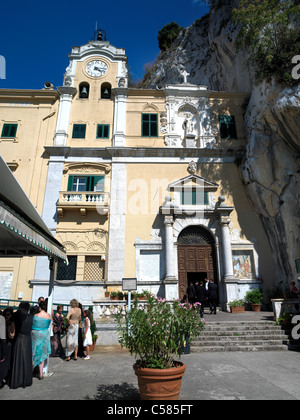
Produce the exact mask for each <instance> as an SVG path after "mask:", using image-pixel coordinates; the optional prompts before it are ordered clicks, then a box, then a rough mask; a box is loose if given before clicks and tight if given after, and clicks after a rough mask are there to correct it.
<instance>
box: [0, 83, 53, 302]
mask: <svg viewBox="0 0 300 420" xmlns="http://www.w3.org/2000/svg"><path fill="white" fill-rule="evenodd" d="M57 98H58V95H57V94H56V92H54V91H45V90H41V91H17V90H15V91H14V90H10V91H5V90H2V91H0V135H1V134H2V128H3V124H4V123H14V124H18V128H17V133H16V138H15V139H6V138H3V137H0V154H1V156H2V157H3V159H4V160H5V162H6V163H8V164H11V163H13V164H14V165H16V164H17V168H16V169H15V170H13V174H14V176H15V177H16V179H17V181H18V182H19V183H20V185H21V187H22V188H23V190H24V191H25V193H26V194H27V196H28V197H29V199H30V200H31V202H32V204H33V205H34V206H35V207H36V209H37V211H38V213H39V214H42V211H43V204H44V191H45V187H46V180H47V172H48V160H47V157H46V156H45V155H44V146H45V145H52V144H53V135H54V131H55V126H56V117H57V110H58V102H57ZM35 263H36V258H35V257H24V258H20V259H11V258H9V259H8V258H3V259H2V258H1V259H0V271H13V284H12V289H11V299H17V298H18V295H19V293H20V292H22V293H23V299H27V300H31V294H32V289H31V288H29V285H28V282H29V281H30V280H31V279H33V278H34V273H35Z"/></svg>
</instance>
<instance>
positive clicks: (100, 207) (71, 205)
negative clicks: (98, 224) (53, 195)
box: [57, 191, 109, 217]
mask: <svg viewBox="0 0 300 420" xmlns="http://www.w3.org/2000/svg"><path fill="white" fill-rule="evenodd" d="M76 208H79V209H80V213H81V215H82V216H86V211H87V210H88V209H90V210H92V209H95V210H97V211H98V213H100V214H103V215H107V214H108V212H109V193H107V192H90V191H60V192H59V200H58V203H57V211H58V215H59V216H60V217H63V210H64V209H76Z"/></svg>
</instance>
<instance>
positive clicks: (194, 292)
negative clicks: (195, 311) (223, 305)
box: [187, 278, 218, 317]
mask: <svg viewBox="0 0 300 420" xmlns="http://www.w3.org/2000/svg"><path fill="white" fill-rule="evenodd" d="M187 296H188V301H189V303H190V304H194V303H196V302H198V303H199V304H200V316H201V317H203V315H204V307H205V304H206V303H208V304H209V308H210V313H211V314H216V313H217V304H218V286H217V285H216V284H215V283H214V281H213V280H212V279H210V280H208V279H207V278H205V279H204V281H202V280H201V281H196V282H195V284H194V283H193V282H190V283H189V285H188V289H187Z"/></svg>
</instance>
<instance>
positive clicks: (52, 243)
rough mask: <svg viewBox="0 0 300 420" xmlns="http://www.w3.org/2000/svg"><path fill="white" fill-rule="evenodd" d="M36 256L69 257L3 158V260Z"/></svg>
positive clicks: (0, 187) (0, 237)
mask: <svg viewBox="0 0 300 420" xmlns="http://www.w3.org/2000/svg"><path fill="white" fill-rule="evenodd" d="M34 255H35V256H36V255H47V256H49V257H53V258H55V259H63V260H66V258H67V257H66V253H65V250H64V248H63V246H62V245H61V244H60V242H58V241H57V240H56V239H55V238H54V236H53V235H52V234H51V232H50V231H49V229H48V228H47V226H46V224H45V223H44V221H43V220H42V218H41V216H40V215H39V214H38V212H37V210H36V209H35V207H34V206H33V205H32V203H31V201H30V200H29V198H28V197H27V195H26V194H25V192H24V191H23V189H22V187H21V186H20V184H19V183H18V182H17V180H16V178H15V177H14V175H13V174H12V172H11V171H10V169H9V168H8V166H7V165H6V163H5V162H4V160H3V159H2V157H1V156H0V257H23V256H34Z"/></svg>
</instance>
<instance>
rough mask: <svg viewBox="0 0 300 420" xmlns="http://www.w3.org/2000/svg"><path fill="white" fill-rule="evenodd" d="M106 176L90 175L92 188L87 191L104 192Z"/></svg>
mask: <svg viewBox="0 0 300 420" xmlns="http://www.w3.org/2000/svg"><path fill="white" fill-rule="evenodd" d="M104 178H105V177H104V176H103V175H100V176H98V175H97V176H91V177H90V189H89V190H87V191H98V192H103V191H104Z"/></svg>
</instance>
